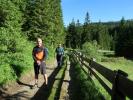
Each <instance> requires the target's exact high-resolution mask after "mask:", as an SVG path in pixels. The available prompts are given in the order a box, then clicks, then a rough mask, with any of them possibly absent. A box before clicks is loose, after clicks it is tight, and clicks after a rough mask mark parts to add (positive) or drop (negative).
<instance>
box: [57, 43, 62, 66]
mask: <svg viewBox="0 0 133 100" xmlns="http://www.w3.org/2000/svg"><path fill="white" fill-rule="evenodd" d="M55 53H56V60H57V65H58V66H59V67H61V65H62V60H63V55H64V48H63V47H62V46H61V44H59V45H58V47H57V48H56V50H55Z"/></svg>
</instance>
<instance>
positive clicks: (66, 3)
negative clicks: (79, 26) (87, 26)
mask: <svg viewBox="0 0 133 100" xmlns="http://www.w3.org/2000/svg"><path fill="white" fill-rule="evenodd" d="M61 6H62V11H63V20H64V24H65V25H68V24H69V23H70V22H72V19H73V18H74V20H75V21H77V19H79V21H80V23H83V22H84V20H85V15H86V13H87V12H88V13H89V15H90V20H91V22H99V21H101V22H108V21H119V20H121V18H122V17H124V18H125V19H133V0H62V2H61Z"/></svg>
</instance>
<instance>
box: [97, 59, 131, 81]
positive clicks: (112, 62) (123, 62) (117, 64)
mask: <svg viewBox="0 0 133 100" xmlns="http://www.w3.org/2000/svg"><path fill="white" fill-rule="evenodd" d="M106 59H108V60H107V61H104V62H99V63H100V64H102V65H104V66H106V67H107V68H109V69H111V70H118V69H120V70H122V71H124V72H126V73H128V78H129V79H131V80H133V61H131V60H127V59H125V58H123V57H121V58H120V57H119V58H113V57H112V58H106Z"/></svg>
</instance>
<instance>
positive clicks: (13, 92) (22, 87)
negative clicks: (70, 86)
mask: <svg viewBox="0 0 133 100" xmlns="http://www.w3.org/2000/svg"><path fill="white" fill-rule="evenodd" d="M55 69H56V64H55V63H54V64H48V65H47V69H46V71H47V74H48V76H49V78H50V75H51V74H52V73H53V71H54V70H55ZM33 84H34V72H33V71H32V72H31V73H29V76H26V77H22V78H21V79H20V80H19V81H18V82H17V83H14V84H13V85H9V86H8V90H4V91H1V93H0V100H29V99H32V98H33V97H35V95H36V93H37V92H38V91H39V90H40V88H42V87H44V79H43V76H42V75H40V77H39V87H36V88H32V86H33ZM33 100H34V98H33ZM38 100H40V99H38ZM43 100H44V99H43Z"/></svg>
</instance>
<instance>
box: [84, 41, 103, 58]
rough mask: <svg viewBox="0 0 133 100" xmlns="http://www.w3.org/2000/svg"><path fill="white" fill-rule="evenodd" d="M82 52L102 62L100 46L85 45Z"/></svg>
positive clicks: (87, 43)
mask: <svg viewBox="0 0 133 100" xmlns="http://www.w3.org/2000/svg"><path fill="white" fill-rule="evenodd" d="M82 52H83V53H84V54H85V55H87V57H89V58H95V59H96V60H101V54H100V53H99V52H98V45H97V44H95V43H91V42H86V43H84V44H83V48H82Z"/></svg>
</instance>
